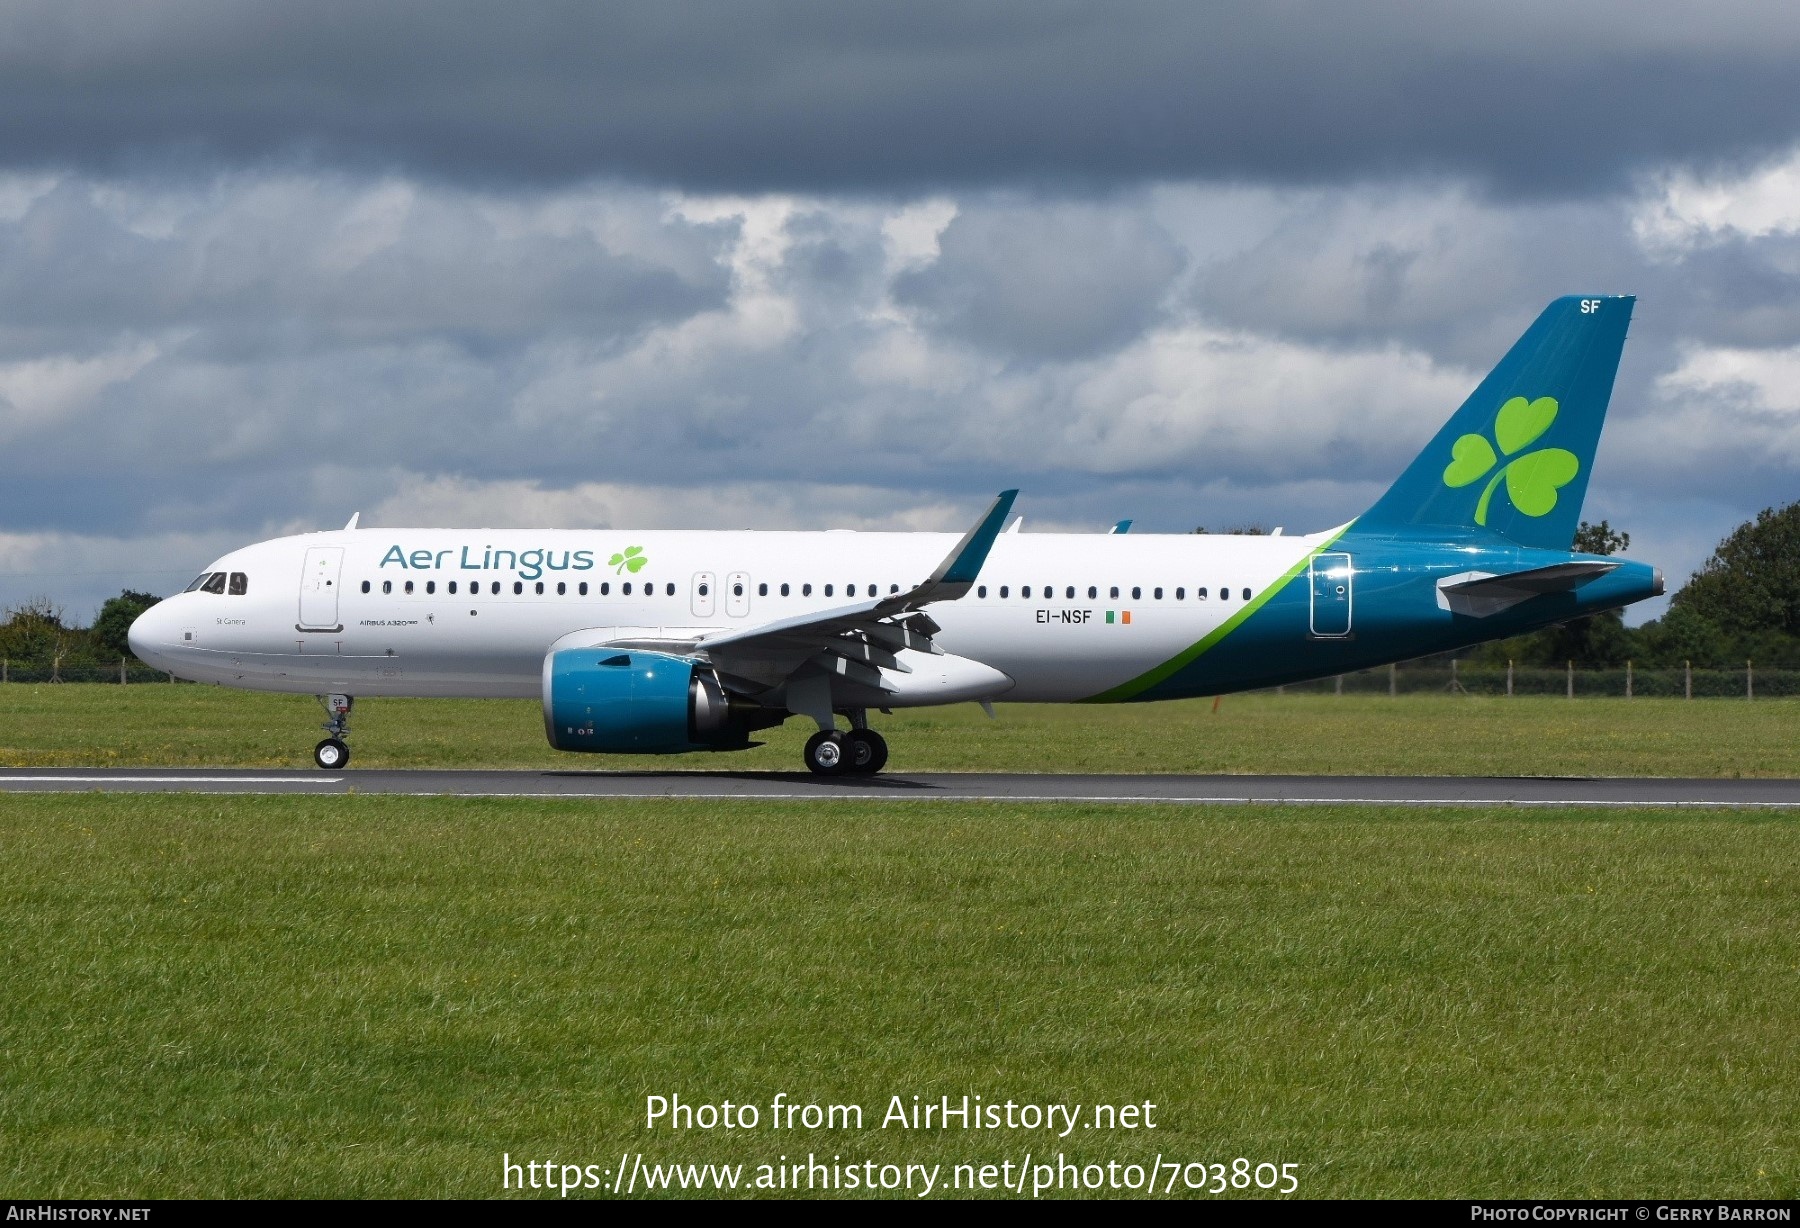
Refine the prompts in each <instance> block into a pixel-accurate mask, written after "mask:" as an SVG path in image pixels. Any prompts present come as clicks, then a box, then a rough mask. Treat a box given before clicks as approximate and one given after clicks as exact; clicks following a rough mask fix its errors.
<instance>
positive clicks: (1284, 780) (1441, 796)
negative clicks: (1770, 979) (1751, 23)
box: [0, 768, 1800, 809]
mask: <svg viewBox="0 0 1800 1228" xmlns="http://www.w3.org/2000/svg"><path fill="white" fill-rule="evenodd" d="M0 791H3V792H8V793H85V792H104V793H190V792H191V793H218V794H243V793H254V794H298V795H303V796H312V795H318V794H323V795H326V796H339V795H344V794H349V793H359V794H367V793H384V794H400V795H405V796H411V797H590V798H634V797H635V798H643V797H682V798H713V799H723V798H734V799H735V798H765V799H770V800H783V801H833V800H839V799H845V800H850V799H854V800H859V801H863V800H884V801H899V800H905V801H995V802H1069V801H1075V802H1174V803H1180V804H1185V805H1232V804H1237V805H1245V804H1251V803H1264V804H1268V803H1278V804H1288V805H1382V806H1493V805H1504V806H1581V807H1618V806H1666V807H1680V808H1698V807H1719V806H1723V807H1735V808H1741V809H1742V808H1750V809H1781V808H1787V807H1800V780H1672V779H1649V778H1625V777H1597V778H1572V779H1571V778H1556V777H1542V776H1521V777H1501V778H1496V777H1463V776H1439V777H1430V776H1052V775H1028V774H1012V773H1008V774H1000V773H993V774H987V773H973V772H971V773H962V772H954V773H940V772H913V773H895V774H891V775H882V776H877V777H874V778H858V777H838V778H835V779H831V778H824V777H818V776H813V775H810V774H808V773H804V772H692V771H687V772H641V771H638V772H604V771H525V772H490V771H432V770H424V769H411V770H399V771H395V770H384V769H369V770H358V769H352V770H348V771H342V772H320V771H307V770H305V769H300V770H294V771H247V770H241V769H229V768H226V769H210V768H198V769H193V768H190V769H176V768H167V769H158V768H11V769H0Z"/></svg>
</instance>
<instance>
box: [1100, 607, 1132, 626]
mask: <svg viewBox="0 0 1800 1228" xmlns="http://www.w3.org/2000/svg"><path fill="white" fill-rule="evenodd" d="M1106 621H1107V622H1109V623H1115V622H1117V623H1124V624H1125V625H1126V626H1130V625H1131V611H1130V610H1108V611H1107V612H1106Z"/></svg>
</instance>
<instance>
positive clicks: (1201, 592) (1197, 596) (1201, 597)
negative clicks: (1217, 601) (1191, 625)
mask: <svg viewBox="0 0 1800 1228" xmlns="http://www.w3.org/2000/svg"><path fill="white" fill-rule="evenodd" d="M1194 600H1195V601H1205V600H1206V590H1205V589H1203V588H1197V589H1195V590H1194Z"/></svg>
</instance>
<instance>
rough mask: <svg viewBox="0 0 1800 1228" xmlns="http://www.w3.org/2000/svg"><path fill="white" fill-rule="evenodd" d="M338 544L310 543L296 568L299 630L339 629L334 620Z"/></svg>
mask: <svg viewBox="0 0 1800 1228" xmlns="http://www.w3.org/2000/svg"><path fill="white" fill-rule="evenodd" d="M343 567H344V548H343V547H342V546H310V547H308V548H307V551H306V561H305V563H303V564H302V565H301V569H300V624H299V626H300V630H302V631H342V630H343V626H342V624H340V623H339V622H338V578H339V573H340V572H341V571H342V570H343Z"/></svg>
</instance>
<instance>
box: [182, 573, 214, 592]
mask: <svg viewBox="0 0 1800 1228" xmlns="http://www.w3.org/2000/svg"><path fill="white" fill-rule="evenodd" d="M212 574H213V573H212V572H210V571H203V572H201V573H200V574H199V575H197V576H195V577H194V582H193V583H192V584H190V585H188V586H187V587H186V588H184V589H182V590H181V591H182V592H184V593H191V592H193V591H194V590H195V589H197V588H199V587H200V586H201V585H202V584H205V583H206V582H207V581H208V580H210V579H212Z"/></svg>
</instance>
